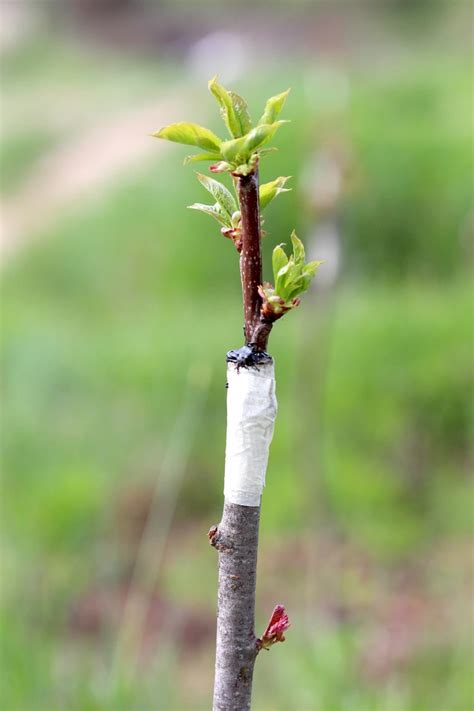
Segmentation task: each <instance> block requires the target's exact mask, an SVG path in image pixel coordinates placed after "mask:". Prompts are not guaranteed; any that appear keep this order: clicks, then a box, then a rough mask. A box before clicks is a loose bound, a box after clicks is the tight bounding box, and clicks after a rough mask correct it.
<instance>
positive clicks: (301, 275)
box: [153, 77, 321, 321]
mask: <svg viewBox="0 0 474 711" xmlns="http://www.w3.org/2000/svg"><path fill="white" fill-rule="evenodd" d="M208 86H209V90H210V92H211V94H212V95H213V96H214V97H215V99H216V101H217V103H218V104H219V109H220V114H221V117H222V119H223V121H224V123H225V125H226V127H227V130H228V132H229V134H230V136H231V138H230V140H222V139H221V138H219V137H218V136H216V135H215V134H214V133H213V132H212V131H210V130H209V129H207V128H204V127H203V126H199V125H198V124H195V123H186V122H182V123H174V124H171V125H169V126H165V127H164V128H161V129H160V130H159V131H157V132H156V133H154V134H153V136H155V137H157V138H163V139H166V140H168V141H174V142H176V143H183V144H186V145H191V146H196V147H197V148H201V149H202V150H203V151H205V152H203V153H198V154H196V155H191V156H188V157H187V158H186V159H185V163H194V162H197V161H216V162H214V163H213V165H211V166H210V170H211V171H212V172H214V173H222V172H230V173H231V174H232V176H233V177H234V186H235V181H236V179H237V178H238V177H239V176H244V175H249V174H250V173H252V172H254V171H255V169H256V167H257V165H258V161H259V159H260V157H261V156H262V155H263V154H265V153H267V152H269V151H272V150H275V149H274V148H268V147H264V146H266V144H267V143H268V142H269V141H270V140H271V138H272V137H273V136H274V135H275V133H276V131H277V130H278V129H279V128H280V126H281V125H282V124H283V123H287V122H286V121H282V120H279V119H278V117H279V115H280V113H281V111H282V109H283V106H284V104H285V101H286V98H287V96H288V94H289V91H290V90H289V89H288V90H287V91H283V92H282V93H281V94H277V95H276V96H272V97H271V98H270V99H268V101H267V102H266V104H265V108H264V111H263V114H262V116H261V117H260V119H259V121H258V123H257V125H256V126H255V127H253V124H252V119H251V117H250V113H249V110H248V106H247V102H246V101H245V99H243V98H242V97H241V96H239V95H238V94H236V93H235V92H234V91H228V90H227V89H225V88H224V87H223V86H222V85H221V84H219V83H218V81H217V77H214V78H213V79H211V81H210V82H209V85H208ZM196 176H197V178H198V180H199V182H200V183H201V185H202V186H203V187H204V188H205V189H206V190H207V191H208V193H210V194H211V195H212V197H213V199H214V202H213V203H212V204H210V205H209V204H205V203H200V202H195V203H193V204H192V205H189V207H190V209H192V210H199V211H200V212H204V213H205V214H207V215H210V216H211V217H212V218H213V219H214V220H216V221H217V222H218V223H219V224H220V226H221V233H222V234H223V235H225V236H226V237H229V238H230V239H231V240H232V241H233V242H234V244H235V246H236V248H237V250H238V251H239V252H240V250H241V248H242V242H241V212H240V206H239V204H238V200H236V198H235V197H234V195H233V194H232V193H231V192H230V190H228V188H227V187H226V186H225V185H223V184H222V183H220V182H219V181H217V180H215V179H214V178H211V177H208V176H206V175H203V174H202V173H196ZM288 180H289V176H280V177H278V178H275V179H274V180H272V181H270V182H268V183H264V184H263V185H260V187H259V198H260V210H263V209H265V208H266V207H267V206H268V205H269V204H270V203H271V202H272V201H273V200H274V199H275V198H276V197H277V196H278V195H281V194H282V193H285V192H288V191H289V188H286V187H285V185H286V183H287V181H288ZM291 241H292V244H293V254H291V255H290V256H289V257H288V256H287V255H286V253H285V251H284V250H283V248H282V245H278V246H277V247H275V249H274V250H273V274H274V282H275V286H273V285H272V284H269V283H265V284H263V285H259V287H258V289H259V294H260V297H261V299H262V308H261V313H262V316H263V317H264V318H266V319H268V320H270V321H275V320H276V319H278V318H280V317H281V316H283V314H285V313H286V312H287V311H289V310H290V309H292V308H294V307H295V306H298V304H299V303H300V299H299V297H300V295H301V294H302V293H303V292H305V291H306V290H307V289H308V288H309V285H310V283H311V280H312V279H313V277H314V275H315V274H316V270H317V268H318V267H319V265H320V264H321V262H309V263H305V251H304V247H303V244H302V242H301V240H300V239H299V238H298V237H297V236H296V233H295V232H294V231H293V233H292V235H291Z"/></svg>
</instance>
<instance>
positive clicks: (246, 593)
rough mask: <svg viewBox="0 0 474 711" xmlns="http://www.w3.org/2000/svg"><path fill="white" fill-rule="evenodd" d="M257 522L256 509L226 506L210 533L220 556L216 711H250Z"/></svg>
mask: <svg viewBox="0 0 474 711" xmlns="http://www.w3.org/2000/svg"><path fill="white" fill-rule="evenodd" d="M259 521H260V507H253V506H239V505H238V504H233V503H230V502H228V501H225V503H224V513H223V516H222V521H221V523H220V524H219V526H213V528H211V530H210V531H209V538H210V541H211V545H213V546H214V547H215V548H216V549H217V550H218V551H219V588H218V603H217V604H218V610H217V648H216V672H215V683H214V705H213V709H214V711H245V710H246V709H250V700H251V695H252V678H253V668H254V664H255V659H256V656H257V646H256V637H255V632H254V626H255V585H256V572H257V550H258V528H259Z"/></svg>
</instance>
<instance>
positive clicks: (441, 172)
mask: <svg viewBox="0 0 474 711" xmlns="http://www.w3.org/2000/svg"><path fill="white" fill-rule="evenodd" d="M1 8H2V27H3V29H2V32H1V35H0V39H1V47H2V64H3V71H2V77H1V82H2V117H1V123H2V148H1V197H2V202H3V210H2V212H3V218H4V219H3V222H4V225H3V226H4V230H3V232H4V240H3V249H2V289H3V294H2V296H3V299H2V306H3V309H2V326H3V328H2V333H3V337H2V353H3V373H4V379H3V383H4V393H3V398H4V399H3V408H2V415H3V420H2V464H3V466H2V497H1V499H2V518H1V529H2V547H1V615H2V639H1V643H2V659H1V707H2V709H5V711H36V710H38V711H39V710H43V709H45V710H46V709H47V710H48V711H56V710H57V711H73V710H76V709H77V710H79V709H80V710H81V711H92V710H94V711H95V710H96V709H97V710H101V711H102V710H106V709H107V710H109V709H110V710H114V711H115V710H119V709H120V710H123V711H129V710H130V711H132V710H134V709H137V710H138V709H140V710H143V711H148V710H151V709H163V710H164V711H168V710H175V711H181V710H183V711H184V710H185V709H196V710H198V709H199V710H200V709H203V710H204V709H207V708H209V706H210V698H211V693H212V681H213V654H214V651H213V646H214V624H215V622H214V617H215V602H216V563H217V561H216V556H215V552H214V551H213V550H212V549H210V548H209V546H208V543H207V538H206V532H207V530H208V528H209V526H210V525H211V524H213V523H215V522H217V521H218V520H219V515H220V511H221V506H222V487H223V457H224V442H225V414H224V413H225V389H224V384H225V352H226V351H227V350H228V349H230V348H235V347H239V346H240V345H241V327H242V314H241V301H240V282H239V274H238V261H237V255H236V253H235V250H233V248H232V245H231V244H230V242H229V241H228V240H225V239H223V238H222V237H221V236H220V234H219V231H218V228H216V227H215V226H214V224H213V223H212V222H211V221H210V220H209V219H208V218H207V217H206V216H204V215H200V214H198V213H194V212H191V211H189V210H186V209H185V208H186V206H187V205H189V204H191V203H192V202H195V201H205V197H206V195H205V193H204V191H203V189H202V187H201V186H200V185H199V183H198V182H197V181H196V179H195V177H194V175H193V171H192V169H191V168H190V167H186V168H184V167H183V166H182V158H183V157H184V155H186V150H185V149H184V148H181V147H177V146H168V145H164V144H161V143H160V142H159V141H156V140H155V139H152V138H151V137H150V136H149V134H150V133H152V132H153V131H154V130H156V129H158V128H159V127H160V126H162V125H164V124H166V123H169V122H171V121H177V120H186V119H188V120H194V121H197V122H200V123H204V124H205V125H208V126H209V127H210V128H212V129H213V130H215V131H217V132H218V133H220V134H221V135H223V134H224V129H223V126H221V125H220V121H219V117H218V112H217V110H216V106H215V105H214V102H213V99H212V97H211V96H210V95H209V94H208V92H207V89H206V82H207V80H208V79H209V78H210V77H211V76H213V75H214V74H216V73H219V75H220V78H221V80H222V82H223V83H225V84H227V85H229V86H230V87H231V88H234V89H235V90H237V91H238V92H239V93H241V94H243V95H244V96H246V97H248V99H249V103H250V106H251V109H252V112H253V115H254V117H258V116H259V115H260V113H261V108H262V106H263V103H264V101H265V99H266V98H267V97H268V96H269V95H271V94H272V93H276V92H279V91H281V90H283V89H285V88H287V87H288V86H291V87H292V92H291V95H290V99H289V101H288V103H287V106H286V108H285V116H284V118H291V120H292V123H291V124H289V125H288V126H285V127H284V128H282V129H281V130H280V132H279V134H278V137H277V140H276V145H277V146H278V148H279V152H278V153H275V154H272V155H270V156H268V157H267V158H266V159H265V160H264V161H263V162H262V167H261V175H262V180H264V181H265V180H270V179H273V178H274V177H276V176H277V175H292V176H293V179H292V181H291V183H292V187H293V191H292V192H291V193H288V194H285V195H283V196H281V197H279V198H278V200H277V201H275V203H272V205H271V206H270V207H269V208H268V209H267V212H266V214H265V229H266V230H267V232H268V236H266V237H265V240H264V250H265V255H266V258H267V261H266V265H267V266H266V268H265V271H266V276H267V278H269V277H270V274H269V273H268V256H269V255H270V253H271V250H272V248H273V246H274V245H275V244H277V243H279V242H284V241H287V240H288V237H289V234H290V232H291V230H292V228H293V227H296V229H297V231H298V233H299V234H300V236H301V237H302V239H303V240H304V241H305V243H306V247H307V250H308V251H309V252H310V255H311V257H312V258H322V259H325V264H324V265H323V267H322V268H321V270H320V272H319V273H318V278H317V280H316V281H317V282H318V283H317V284H315V287H314V289H313V290H312V291H311V293H310V294H309V295H307V296H306V298H305V299H304V300H303V303H302V306H301V307H300V309H298V310H297V311H295V312H294V313H292V314H291V315H289V316H288V317H287V318H285V320H284V321H283V322H280V323H278V324H277V326H276V327H275V329H274V331H273V333H272V336H271V342H270V346H271V348H270V350H271V353H272V354H273V356H274V357H275V360H276V368H277V380H278V400H279V415H278V421H277V427H276V432H275V438H274V442H273V445H272V451H271V456H270V463H269V471H268V475H267V488H266V491H265V494H264V499H263V514H262V532H261V548H260V559H259V578H258V594H257V619H258V630H263V628H264V627H265V624H266V620H267V618H268V616H269V614H270V612H271V610H272V608H273V606H274V605H275V604H276V603H278V602H284V603H285V605H286V606H287V609H288V611H289V615H290V619H291V622H292V628H291V630H290V632H289V633H288V635H287V641H286V642H285V644H284V645H282V646H280V645H279V646H278V648H274V649H273V650H271V652H270V653H269V654H268V655H263V654H262V655H260V658H259V660H258V663H257V668H256V675H255V691H254V708H255V709H256V710H258V711H280V710H281V711H283V710H285V711H286V710H288V711H306V710H307V711H310V710H311V711H312V710H314V711H372V710H374V711H469V710H470V709H473V708H474V700H473V691H472V662H473V656H472V607H471V597H470V596H471V593H472V539H471V520H472V510H473V507H472V488H471V487H470V485H469V480H468V472H469V463H470V456H471V461H472V449H470V441H472V440H471V438H470V428H471V422H470V410H471V404H472V400H471V395H472V389H471V387H472V383H471V381H472V365H471V361H472V290H471V281H470V278H471V276H470V273H471V272H470V270H471V260H472V251H471V249H472V248H471V246H470V245H471V244H472V243H471V239H472V232H473V226H474V211H473V203H472V183H473V181H472V178H473V165H472V64H471V62H472V44H471V43H472V38H471V20H472V18H471V15H470V9H469V5H468V4H465V3H462V2H460V3H456V2H454V3H443V2H428V1H426V0H425V2H422V1H421V0H418V2H412V3H408V2H402V1H399V2H396V1H395V0H392V1H389V0H386V1H384V2H377V3H375V2H372V3H371V2H367V3H357V2H346V3H344V2H341V3H319V2H293V3H287V4H283V3H279V2H271V1H267V2H261V1H260V2H259V1H258V0H256V1H255V2H252V3H246V2H241V3H236V2H233V3H231V2H220V3H219V4H214V3H211V2H208V3H194V4H186V3H184V2H175V3H172V2H156V3H151V2H140V0H77V1H75V2H74V1H72V0H71V1H69V2H62V3H59V2H58V3H56V2H45V3H38V2H16V1H13V2H8V0H7V1H5V0H2V3H1ZM258 630H257V631H258Z"/></svg>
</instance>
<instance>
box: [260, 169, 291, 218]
mask: <svg viewBox="0 0 474 711" xmlns="http://www.w3.org/2000/svg"><path fill="white" fill-rule="evenodd" d="M290 177H291V176H289V175H288V176H286V177H283V176H280V177H279V178H275V180H272V181H271V182H270V183H264V184H263V185H260V188H259V195H260V208H261V209H262V210H263V209H264V208H265V207H266V206H267V205H268V204H269V203H270V202H271V201H272V200H274V198H276V196H277V195H280V193H288V192H290V190H291V188H285V187H284V185H285V183H286V181H287V180H289V179H290Z"/></svg>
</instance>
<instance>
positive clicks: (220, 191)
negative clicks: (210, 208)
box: [196, 173, 237, 219]
mask: <svg viewBox="0 0 474 711" xmlns="http://www.w3.org/2000/svg"><path fill="white" fill-rule="evenodd" d="M196 175H197V178H198V180H199V182H200V183H201V185H203V186H204V187H205V188H206V190H207V191H208V192H210V193H211V195H212V196H213V197H214V198H215V199H216V200H217V202H218V203H219V205H220V206H221V208H222V209H223V210H224V211H225V212H226V213H227V215H228V216H229V219H230V218H231V217H232V215H233V213H234V212H235V211H236V210H237V203H236V202H235V199H234V196H233V195H232V193H231V192H230V191H229V190H228V189H227V188H226V187H225V185H222V183H219V182H218V181H217V180H214V178H209V177H208V176H207V175H203V174H202V173H196Z"/></svg>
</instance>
